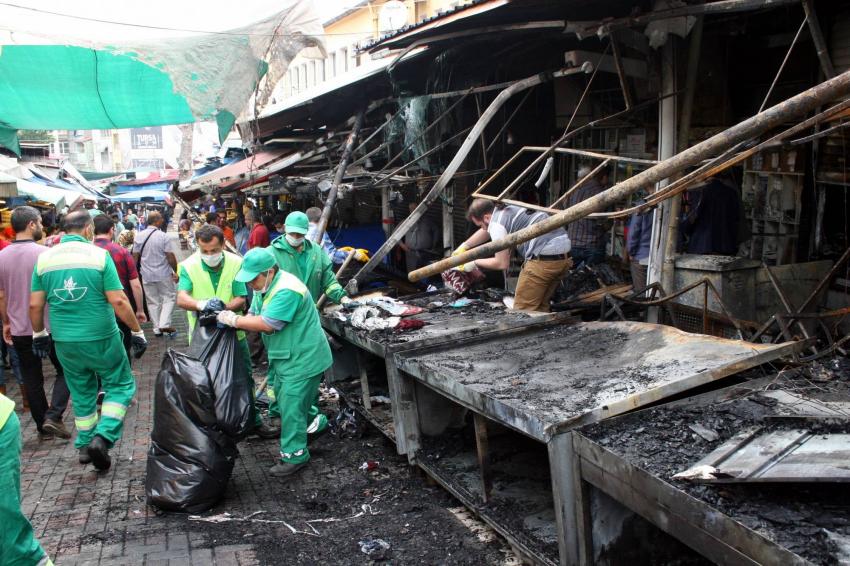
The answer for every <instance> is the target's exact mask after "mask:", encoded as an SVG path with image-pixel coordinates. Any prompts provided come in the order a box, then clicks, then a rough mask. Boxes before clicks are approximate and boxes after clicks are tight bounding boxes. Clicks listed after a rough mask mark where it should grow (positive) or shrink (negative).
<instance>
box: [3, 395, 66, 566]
mask: <svg viewBox="0 0 850 566" xmlns="http://www.w3.org/2000/svg"><path fill="white" fill-rule="evenodd" d="M0 525H3V528H2V529H0V564H20V565H21V566H24V565H26V566H30V565H33V566H45V565H50V566H52V565H53V562H51V560H50V558H49V557H48V556H47V553H46V552H44V549H43V548H41V545H40V544H39V543H38V541H37V540H36V539H35V535H34V534H33V531H32V525H31V524H30V522H29V521H28V520H27V518H26V516H25V515H24V514H23V513H22V512H21V422H20V421H19V420H18V415H16V414H15V402H14V401H12V400H11V399H9V398H8V397H6V396H5V395H3V394H2V393H0Z"/></svg>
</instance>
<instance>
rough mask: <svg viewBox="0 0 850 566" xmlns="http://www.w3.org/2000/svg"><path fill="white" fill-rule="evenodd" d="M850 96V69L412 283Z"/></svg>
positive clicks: (415, 275) (418, 274)
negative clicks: (830, 102) (819, 107)
mask: <svg viewBox="0 0 850 566" xmlns="http://www.w3.org/2000/svg"><path fill="white" fill-rule="evenodd" d="M848 94H850V71H848V72H846V73H842V74H841V75H839V76H837V77H835V78H834V79H830V80H828V81H826V82H823V83H821V84H819V85H817V86H815V87H812V88H810V89H808V90H805V91H803V92H801V93H800V94H798V95H797V96H794V97H792V98H789V99H788V100H785V101H784V102H781V103H779V104H777V105H775V106H773V107H771V108H769V109H767V110H765V111H764V112H762V113H760V114H756V115H755V116H753V117H751V118H748V119H747V120H744V121H743V122H740V123H739V124H737V125H735V126H732V127H731V128H729V129H727V130H725V131H723V132H720V133H719V134H717V135H714V136H712V137H710V138H709V139H707V140H705V141H703V142H700V143H698V144H697V145H695V146H693V147H691V148H688V149H686V150H685V151H682V152H680V153H678V154H676V155H674V156H673V157H671V158H670V159H666V160H664V161H662V162H661V163H659V164H658V165H655V166H654V167H650V168H649V169H647V170H646V171H643V172H641V173H638V174H637V175H635V176H634V177H630V178H629V179H626V180H625V181H623V182H622V183H618V184H617V185H615V186H613V187H612V188H610V189H608V190H606V191H603V192H601V193H599V194H598V195H596V196H594V197H591V198H589V199H587V200H584V201H582V202H580V203H578V204H576V205H575V206H572V207H570V208H568V209H567V210H565V211H563V212H560V213H558V214H556V215H554V216H551V217H549V218H547V219H545V220H543V221H541V222H538V223H537V224H533V225H531V226H529V227H528V228H524V229H522V230H520V231H518V232H514V233H513V234H509V235H508V236H507V237H505V238H501V239H499V240H496V241H493V242H490V243H487V244H484V245H482V246H478V247H477V248H474V249H472V250H470V251H468V252H464V253H462V254H459V255H456V256H453V257H449V258H446V259H444V260H442V261H438V262H436V263H434V264H431V265H429V266H427V267H424V268H422V269H417V270H416V271H413V272H411V273H410V274H409V275H408V277H409V279H410V280H411V281H419V280H420V279H423V278H425V277H429V276H431V275H436V274H438V273H441V272H443V271H445V270H447V269H451V268H452V267H457V266H458V265H461V264H463V263H466V262H468V261H471V260H474V259H479V258H482V257H492V256H493V255H494V254H495V253H496V252H499V251H501V250H504V249H507V248H510V247H512V246H517V245H519V244H522V243H524V242H527V241H529V240H532V239H534V238H536V237H538V236H541V235H543V234H546V233H547V232H551V231H552V230H554V229H556V228H562V227H564V226H566V225H567V224H569V223H570V222H575V221H576V220H579V219H581V218H584V217H585V216H587V215H588V214H590V213H592V212H597V211H599V210H602V209H604V208H607V207H609V206H611V205H613V204H615V203H616V202H617V201H619V200H621V199H623V198H625V197H626V196H628V195H630V194H632V193H634V192H636V191H637V190H638V189H640V188H641V187H645V186H646V185H651V184H654V183H657V182H658V181H661V180H662V179H667V178H669V177H670V176H671V175H673V174H675V173H677V172H678V171H681V170H682V169H685V168H686V167H691V166H693V165H697V164H698V163H700V162H701V161H702V160H703V159H706V158H708V157H711V156H712V155H717V154H718V153H721V152H723V151H725V150H726V149H727V148H729V147H732V146H734V145H735V144H737V143H740V142H741V141H744V140H746V139H749V138H752V137H754V136H757V135H760V134H761V133H763V132H765V131H767V130H769V129H771V128H775V127H777V126H779V125H781V124H782V123H784V122H785V121H788V120H795V119H798V118H800V117H801V116H803V115H804V114H805V113H807V112H809V111H811V110H813V109H814V108H817V107H818V106H821V105H822V104H825V103H827V102H829V101H831V100H834V99H836V98H840V97H841V98H843V97H846V96H847V95H848Z"/></svg>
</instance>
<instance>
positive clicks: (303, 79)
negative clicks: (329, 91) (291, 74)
mask: <svg viewBox="0 0 850 566" xmlns="http://www.w3.org/2000/svg"><path fill="white" fill-rule="evenodd" d="M298 74H299V76H300V77H301V79H300V82H301V90H306V89H307V88H309V86H310V85H309V84H307V64H306V63H304V64H303V65H299V66H298Z"/></svg>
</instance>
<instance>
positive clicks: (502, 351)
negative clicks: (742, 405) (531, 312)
mask: <svg viewBox="0 0 850 566" xmlns="http://www.w3.org/2000/svg"><path fill="white" fill-rule="evenodd" d="M798 348H799V344H797V343H784V344H780V345H760V344H749V343H744V342H739V341H733V340H726V339H722V338H714V337H711V336H704V335H696V334H688V333H685V332H681V331H679V330H676V329H674V328H671V327H668V326H663V325H655V324H648V323H639V322H610V323H606V322H566V323H565V322H561V321H558V320H549V321H544V322H542V323H539V324H535V325H533V326H526V327H518V328H515V329H512V330H507V331H502V332H499V333H492V334H488V335H481V336H477V337H470V338H460V339H456V340H454V341H453V343H452V344H448V345H447V344H443V345H440V346H437V347H426V348H421V349H416V350H412V351H407V352H399V353H395V354H394V355H393V359H394V360H395V364H396V365H397V368H398V376H397V379H398V381H399V383H400V384H403V386H405V387H407V388H408V389H411V388H413V387H414V385H415V387H416V389H415V391H416V392H418V391H420V390H424V389H427V390H428V391H429V394H431V395H433V394H436V395H438V396H440V397H443V398H445V399H446V400H448V401H451V402H452V403H454V404H455V405H456V407H457V408H458V409H465V410H467V411H469V413H471V418H470V419H467V420H466V421H460V422H455V423H453V424H454V428H447V429H446V430H445V431H444V432H442V433H439V434H432V435H426V434H425V433H424V431H422V430H420V428H419V426H418V423H419V421H420V416H421V414H422V410H421V409H419V408H418V407H417V403H416V401H417V399H416V398H413V399H411V401H412V403H408V404H401V405H400V406H399V407H398V409H399V410H398V411H397V413H396V418H397V419H398V420H399V423H401V424H403V426H404V427H405V434H406V436H407V446H406V450H407V454H408V457H409V458H411V459H412V461H414V462H415V463H416V464H418V465H419V466H420V467H421V468H422V469H424V470H425V471H426V472H427V473H428V474H429V475H431V476H433V477H434V478H435V479H436V480H437V481H438V482H440V483H441V484H442V485H443V486H445V487H446V489H448V490H449V491H451V492H452V493H453V494H455V495H456V496H457V497H458V498H459V499H460V500H461V501H463V502H464V503H465V504H466V505H467V506H469V507H470V508H472V509H473V510H475V511H476V512H477V513H478V514H479V515H480V516H481V517H482V518H483V519H485V520H486V521H487V522H488V523H490V524H491V525H492V526H493V527H494V528H495V529H496V530H498V531H499V532H500V533H502V534H503V535H504V536H505V537H507V538H508V539H509V540H510V541H511V543H512V544H514V545H515V546H516V547H517V548H519V549H521V550H522V552H523V553H524V554H526V555H527V556H529V557H530V558H531V559H532V560H534V561H536V562H538V563H543V564H553V563H558V562H559V561H560V563H562V564H575V563H578V561H579V555H578V547H577V545H576V541H577V539H576V536H577V533H578V532H580V531H577V530H576V529H577V527H579V526H580V525H577V524H576V522H575V518H574V514H573V512H572V509H573V508H574V507H575V505H576V504H577V502H580V501H581V493H578V492H576V491H574V484H573V476H574V468H573V456H572V453H571V447H572V440H571V436H570V431H571V430H573V429H574V428H575V427H578V426H581V425H583V424H587V423H592V422H598V421H602V420H604V419H607V418H610V417H613V416H616V415H619V414H623V413H626V412H629V411H632V410H634V409H637V408H640V407H643V406H646V405H650V404H655V403H659V402H662V401H663V400H665V399H667V398H670V397H672V396H675V395H682V394H686V393H687V392H688V391H690V390H692V389H694V388H697V387H700V386H705V385H707V384H711V383H714V382H716V381H718V380H720V379H722V378H724V377H727V376H729V375H732V374H735V373H738V372H740V371H743V370H745V369H747V368H751V367H753V366H756V365H759V364H762V363H765V362H767V361H770V360H774V359H777V358H779V357H782V356H785V355H789V354H791V353H793V352H795V351H796V350H797V349H798ZM470 421H471V422H470ZM559 555H560V558H559Z"/></svg>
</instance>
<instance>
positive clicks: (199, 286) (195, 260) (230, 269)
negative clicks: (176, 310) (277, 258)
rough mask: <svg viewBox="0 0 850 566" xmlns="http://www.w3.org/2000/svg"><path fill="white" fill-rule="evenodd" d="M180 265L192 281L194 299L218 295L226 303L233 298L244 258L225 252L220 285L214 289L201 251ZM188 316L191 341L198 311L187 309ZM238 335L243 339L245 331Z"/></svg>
mask: <svg viewBox="0 0 850 566" xmlns="http://www.w3.org/2000/svg"><path fill="white" fill-rule="evenodd" d="M180 266H182V267H183V269H185V270H186V275H188V276H189V280H190V281H192V298H193V299H196V300H199V301H202V300H205V299H212V298H213V297H218V298H219V299H221V300H222V301H223V302H224V304H227V303H229V302H230V301H231V300H232V299H233V281H234V280H235V279H236V274H237V273H239V268H240V267H242V258H241V257H239V256H238V255H236V254H232V253H230V252H224V260H223V261H222V266H221V276H220V277H219V279H218V287H217V288H215V289H213V286H212V279H211V278H210V274H209V273H207V272H206V271H205V270H204V266H203V260H202V259H201V254H200V253H199V252H196V253H194V254H192V255H190V256H189V257H188V258H186V259H185V260H183V261H182V262H180ZM178 273H179V270H178ZM186 318H187V320H188V321H189V341H190V342H191V341H192V332H193V331H194V330H195V322H196V321H197V318H198V313H197V312H195V311H186ZM236 337H237V338H239V339H240V340H241V339H242V338H245V333H244V332H242V331H241V330H240V331H239V332H237V333H236Z"/></svg>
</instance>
